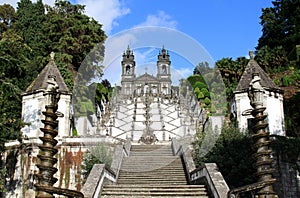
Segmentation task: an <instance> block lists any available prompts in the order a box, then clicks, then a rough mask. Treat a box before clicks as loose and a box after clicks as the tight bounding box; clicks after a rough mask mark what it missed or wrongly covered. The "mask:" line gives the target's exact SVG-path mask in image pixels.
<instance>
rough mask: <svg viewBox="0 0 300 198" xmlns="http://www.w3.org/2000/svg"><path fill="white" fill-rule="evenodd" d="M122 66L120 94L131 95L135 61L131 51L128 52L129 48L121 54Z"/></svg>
mask: <svg viewBox="0 0 300 198" xmlns="http://www.w3.org/2000/svg"><path fill="white" fill-rule="evenodd" d="M121 65H122V81H121V85H122V94H123V95H131V94H133V92H134V89H135V87H134V81H135V61H134V55H133V51H132V50H130V48H129V46H128V47H127V50H126V51H125V52H124V53H123V59H122V62H121Z"/></svg>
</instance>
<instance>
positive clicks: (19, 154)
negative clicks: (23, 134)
mask: <svg viewBox="0 0 300 198" xmlns="http://www.w3.org/2000/svg"><path fill="white" fill-rule="evenodd" d="M66 140H67V141H66ZM99 142H106V143H108V144H109V145H112V141H111V139H109V138H93V141H92V142H91V139H90V138H66V139H64V140H63V141H59V143H58V145H57V147H56V148H57V149H58V153H57V154H56V156H55V157H56V158H57V159H58V161H57V164H56V168H57V169H58V171H57V173H56V174H55V178H57V179H58V181H57V182H56V183H55V186H56V187H60V188H67V189H72V190H78V191H80V190H81V188H82V183H83V181H82V177H81V172H82V169H81V164H82V162H83V155H84V153H85V152H87V150H88V149H89V148H90V147H91V146H94V145H97V144H98V143H99ZM39 143H40V141H39V140H38V139H30V140H26V141H24V143H23V144H20V143H19V142H10V143H8V144H6V152H5V155H4V161H5V163H6V165H7V177H6V181H7V183H6V187H7V190H8V192H6V193H5V197H7V198H10V197H11V198H12V197H13V198H21V197H26V198H31V197H32V198H34V197H35V191H34V183H35V182H36V180H35V176H34V174H35V173H37V171H38V168H37V167H36V163H37V162H38V160H39V159H38V158H37V155H38V152H39V148H38V144H39Z"/></svg>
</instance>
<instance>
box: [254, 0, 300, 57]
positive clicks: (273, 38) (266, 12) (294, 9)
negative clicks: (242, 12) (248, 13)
mask: <svg viewBox="0 0 300 198" xmlns="http://www.w3.org/2000/svg"><path fill="white" fill-rule="evenodd" d="M272 4H273V6H272V7H270V8H265V9H263V10H262V15H261V17H260V19H261V22H260V24H261V25H262V32H263V34H262V36H261V37H260V38H259V40H258V46H257V49H258V50H259V49H261V48H262V47H264V46H268V47H270V48H271V49H273V48H274V47H277V46H283V48H284V50H285V51H286V52H287V53H288V52H290V51H291V50H292V49H293V48H294V47H295V45H297V44H299V40H300V34H299V32H300V9H299V7H300V1H299V0H293V1H291V0H274V1H272Z"/></svg>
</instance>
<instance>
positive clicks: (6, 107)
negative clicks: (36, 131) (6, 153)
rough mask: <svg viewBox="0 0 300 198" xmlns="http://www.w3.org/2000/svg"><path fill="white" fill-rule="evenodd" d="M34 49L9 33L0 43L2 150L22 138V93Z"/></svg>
mask: <svg viewBox="0 0 300 198" xmlns="http://www.w3.org/2000/svg"><path fill="white" fill-rule="evenodd" d="M30 52H31V49H30V48H29V47H28V46H27V45H26V44H24V43H23V39H22V37H21V36H20V35H18V34H17V33H15V32H13V31H12V30H9V31H7V32H5V33H3V34H2V39H1V40H0V60H1V63H2V65H1V67H0V128H1V133H0V151H3V149H4V147H3V146H4V143H5V141H7V140H13V139H17V138H19V137H20V135H21V133H20V129H21V127H22V126H23V123H22V121H21V109H22V102H21V93H22V90H24V89H25V87H27V86H28V81H27V78H28V73H27V71H28V68H27V63H28V62H29V61H30V60H29V59H28V57H30Z"/></svg>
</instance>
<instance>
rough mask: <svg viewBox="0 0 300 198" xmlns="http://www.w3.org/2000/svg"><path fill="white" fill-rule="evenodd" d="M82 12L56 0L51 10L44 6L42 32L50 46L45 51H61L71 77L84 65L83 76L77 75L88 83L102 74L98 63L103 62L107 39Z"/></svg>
mask: <svg viewBox="0 0 300 198" xmlns="http://www.w3.org/2000/svg"><path fill="white" fill-rule="evenodd" d="M83 13H84V6H83V5H72V4H71V3H70V2H69V1H61V0H59V1H56V2H55V6H54V7H47V21H46V22H45V23H44V26H43V30H44V33H45V34H46V35H47V38H48V43H49V45H48V50H47V51H48V52H49V51H50V52H51V51H58V52H60V53H61V54H62V56H64V59H63V62H64V63H65V64H66V65H67V67H68V68H69V69H71V70H72V72H74V76H76V75H77V72H78V71H79V68H80V66H81V65H82V64H84V67H82V68H81V69H82V71H81V74H82V76H78V79H77V80H78V81H84V82H88V81H89V80H91V79H92V78H94V77H95V76H101V75H102V68H100V67H99V64H100V62H101V61H102V59H103V55H104V46H103V42H104V40H105V38H106V36H105V34H104V31H103V30H102V25H101V24H99V23H98V22H97V21H95V20H94V19H92V18H90V17H88V16H87V15H84V14H83ZM50 52H49V53H50ZM88 55H89V56H88ZM84 59H85V61H84Z"/></svg>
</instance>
